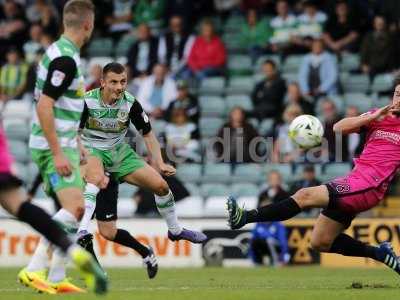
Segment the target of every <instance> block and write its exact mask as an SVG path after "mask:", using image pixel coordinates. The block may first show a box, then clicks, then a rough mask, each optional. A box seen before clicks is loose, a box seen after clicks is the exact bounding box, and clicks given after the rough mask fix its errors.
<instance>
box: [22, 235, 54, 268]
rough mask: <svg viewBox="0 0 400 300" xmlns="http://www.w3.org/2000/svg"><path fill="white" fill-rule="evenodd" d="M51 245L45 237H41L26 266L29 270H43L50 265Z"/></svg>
mask: <svg viewBox="0 0 400 300" xmlns="http://www.w3.org/2000/svg"><path fill="white" fill-rule="evenodd" d="M49 246H50V243H49V242H48V241H47V240H46V239H45V238H44V237H41V238H40V241H39V244H38V245H37V247H36V249H35V252H34V253H33V256H32V258H31V260H30V261H29V264H28V266H27V267H26V269H27V271H28V272H36V271H41V270H43V269H46V268H47V267H48V262H49V256H48V254H47V249H48V248H49Z"/></svg>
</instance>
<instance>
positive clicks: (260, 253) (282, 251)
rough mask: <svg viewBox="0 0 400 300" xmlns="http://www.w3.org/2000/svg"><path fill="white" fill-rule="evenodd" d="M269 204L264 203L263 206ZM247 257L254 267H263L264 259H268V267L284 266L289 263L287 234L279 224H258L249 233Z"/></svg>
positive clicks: (267, 202)
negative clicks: (266, 257)
mask: <svg viewBox="0 0 400 300" xmlns="http://www.w3.org/2000/svg"><path fill="white" fill-rule="evenodd" d="M268 204H270V202H269V201H265V203H264V205H268ZM249 256H250V258H251V260H252V261H253V263H254V264H255V265H264V257H265V256H268V257H269V265H270V266H277V265H286V264H288V263H289V261H290V254H289V246H288V240H287V232H286V228H285V226H284V225H283V224H282V223H281V222H259V223H256V226H255V227H254V229H253V230H252V232H251V240H250V249H249Z"/></svg>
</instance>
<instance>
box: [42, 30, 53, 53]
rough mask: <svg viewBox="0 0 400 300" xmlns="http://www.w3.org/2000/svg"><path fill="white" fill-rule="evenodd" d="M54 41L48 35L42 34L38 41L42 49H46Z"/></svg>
mask: <svg viewBox="0 0 400 300" xmlns="http://www.w3.org/2000/svg"><path fill="white" fill-rule="evenodd" d="M53 42H54V39H53V37H52V36H51V35H50V34H48V33H43V34H42V37H41V39H40V44H41V45H42V48H43V49H45V50H46V49H47V48H48V47H49V46H50V45H51V44H53Z"/></svg>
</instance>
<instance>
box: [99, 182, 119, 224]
mask: <svg viewBox="0 0 400 300" xmlns="http://www.w3.org/2000/svg"><path fill="white" fill-rule="evenodd" d="M118 187H119V184H118V182H117V181H115V180H113V179H110V182H109V183H108V185H107V187H106V188H105V189H102V190H100V192H99V193H98V194H97V198H96V210H95V218H96V220H98V221H103V222H109V221H115V220H117V219H118V215H117V203H118Z"/></svg>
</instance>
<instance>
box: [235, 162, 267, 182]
mask: <svg viewBox="0 0 400 300" xmlns="http://www.w3.org/2000/svg"><path fill="white" fill-rule="evenodd" d="M261 173H262V169H261V167H260V165H258V164H239V165H237V166H236V167H235V170H234V172H233V175H232V177H231V178H232V183H245V182H251V183H258V182H259V181H260V177H261Z"/></svg>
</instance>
